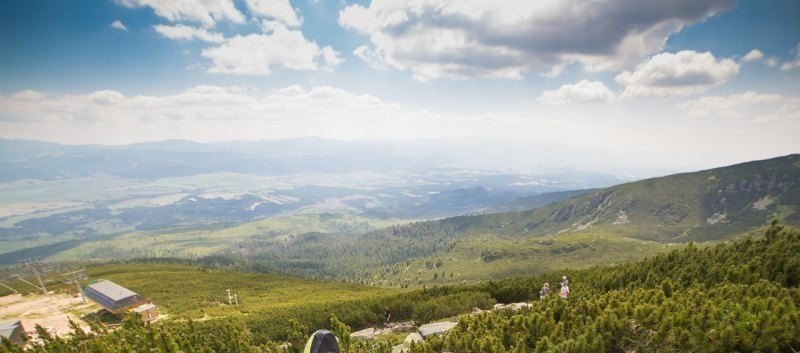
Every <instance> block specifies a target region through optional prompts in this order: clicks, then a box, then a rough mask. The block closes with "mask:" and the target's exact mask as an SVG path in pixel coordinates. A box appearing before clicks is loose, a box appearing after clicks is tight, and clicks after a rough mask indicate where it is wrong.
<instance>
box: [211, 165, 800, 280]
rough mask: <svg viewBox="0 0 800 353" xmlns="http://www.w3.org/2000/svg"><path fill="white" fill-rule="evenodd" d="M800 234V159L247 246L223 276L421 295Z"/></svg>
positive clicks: (222, 261)
mask: <svg viewBox="0 0 800 353" xmlns="http://www.w3.org/2000/svg"><path fill="white" fill-rule="evenodd" d="M773 218H777V219H780V220H781V221H783V222H785V223H787V224H793V225H798V224H800V155H790V156H785V157H780V158H774V159H769V160H763V161H755V162H749V163H743V164H738V165H733V166H729V167H724V168H717V169H712V170H706V171H700V172H694V173H686V174H678V175H672V176H666V177H660V178H654V179H648V180H643V181H639V182H633V183H627V184H622V185H619V186H614V187H610V188H606V189H598V190H591V191H589V192H586V193H582V194H580V195H579V196H576V197H573V198H570V199H567V200H565V201H561V202H557V203H554V204H551V205H548V206H543V207H539V208H536V209H533V210H528V211H523V212H504V213H494V214H483V215H466V216H460V217H451V218H445V219H441V220H432V221H424V222H415V223H411V224H405V225H399V226H391V227H387V228H382V229H379V230H375V231H372V232H368V233H366V234H363V235H361V236H357V237H351V236H341V235H337V234H319V233H314V234H303V235H298V236H296V237H292V238H288V239H281V241H280V242H276V241H274V240H272V239H259V238H251V239H246V240H243V241H241V242H239V243H237V244H235V245H234V246H231V247H230V248H228V249H226V250H223V251H220V252H218V253H217V254H215V256H212V257H209V258H207V259H205V261H206V263H207V264H209V265H213V266H219V265H225V266H228V265H229V264H230V263H231V261H233V263H236V266H238V267H240V268H253V267H256V268H258V269H259V270H263V271H270V272H277V273H282V274H288V275H301V276H306V277H311V278H326V279H337V280H347V281H356V282H360V283H365V284H371V285H382V286H394V287H415V286H416V287H421V286H422V285H426V284H427V285H430V284H455V283H464V282H465V281H466V283H475V282H476V281H480V280H485V279H490V278H503V277H509V276H519V275H523V274H531V273H534V274H535V273H545V272H548V271H553V270H557V269H561V268H565V267H571V268H588V267H591V266H598V265H599V266H609V265H616V264H622V263H626V262H631V261H635V260H638V259H641V258H644V257H646V256H652V255H654V254H657V253H659V252H664V251H669V250H671V249H672V248H673V247H675V246H677V245H679V244H685V243H687V242H690V241H698V242H705V241H720V240H728V239H734V238H736V237H740V236H743V235H745V234H748V233H750V232H754V231H756V232H757V231H759V228H760V227H763V226H764V225H765V224H766V223H767V222H768V221H769V220H770V219H773Z"/></svg>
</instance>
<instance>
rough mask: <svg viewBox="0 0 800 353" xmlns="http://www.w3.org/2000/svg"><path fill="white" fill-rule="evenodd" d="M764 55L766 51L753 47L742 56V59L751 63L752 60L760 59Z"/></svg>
mask: <svg viewBox="0 0 800 353" xmlns="http://www.w3.org/2000/svg"><path fill="white" fill-rule="evenodd" d="M763 57H764V53H762V52H761V50H758V49H753V50H751V51H750V52H749V53H747V55H745V56H744V57H743V58H742V61H744V62H746V63H749V62H752V61H759V60H761V58H763Z"/></svg>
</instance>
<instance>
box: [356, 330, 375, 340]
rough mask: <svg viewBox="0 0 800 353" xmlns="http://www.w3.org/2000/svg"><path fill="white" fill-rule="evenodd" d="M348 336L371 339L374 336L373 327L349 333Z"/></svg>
mask: <svg viewBox="0 0 800 353" xmlns="http://www.w3.org/2000/svg"><path fill="white" fill-rule="evenodd" d="M350 337H351V338H360V339H365V340H371V339H373V338H375V329H374V328H372V327H370V328H365V329H363V330H361V331H356V332H353V333H351V334H350Z"/></svg>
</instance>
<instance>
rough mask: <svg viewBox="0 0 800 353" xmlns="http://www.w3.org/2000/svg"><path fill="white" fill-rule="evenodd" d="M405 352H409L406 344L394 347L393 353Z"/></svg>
mask: <svg viewBox="0 0 800 353" xmlns="http://www.w3.org/2000/svg"><path fill="white" fill-rule="evenodd" d="M404 352H408V346H406V345H405V344H398V345H396V346H394V347H392V353H404Z"/></svg>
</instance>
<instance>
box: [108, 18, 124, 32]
mask: <svg viewBox="0 0 800 353" xmlns="http://www.w3.org/2000/svg"><path fill="white" fill-rule="evenodd" d="M109 26H111V28H113V29H118V30H120V31H127V30H128V27H125V25H124V24H123V23H122V21H120V20H115V21H114V22H111V24H110V25H109Z"/></svg>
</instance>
